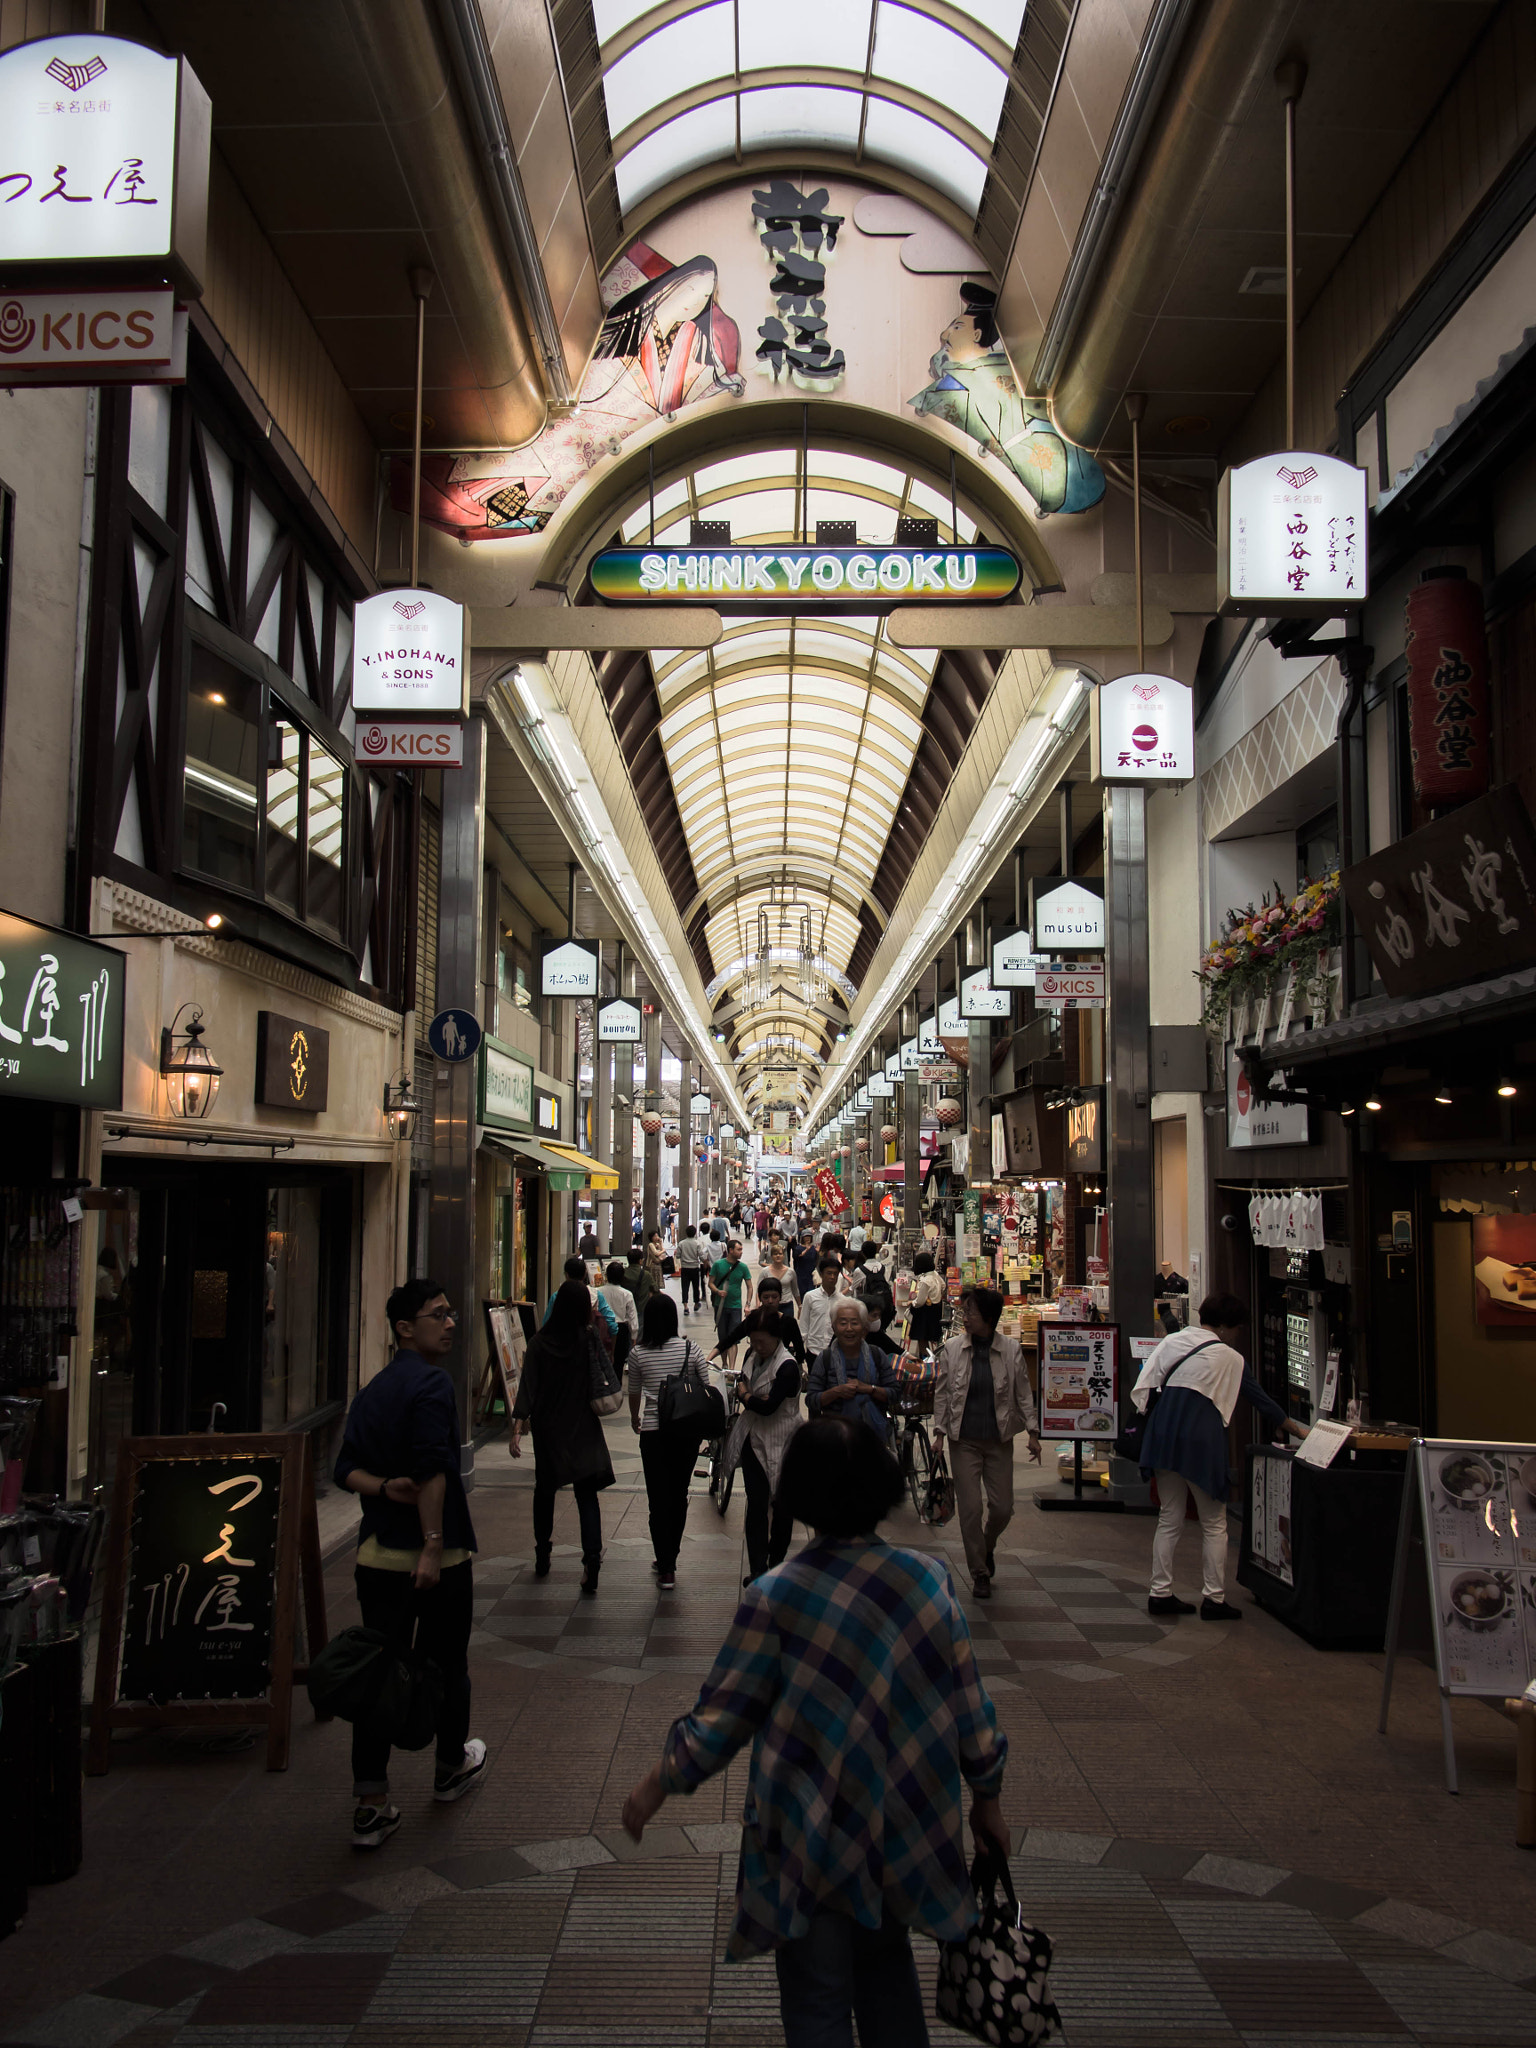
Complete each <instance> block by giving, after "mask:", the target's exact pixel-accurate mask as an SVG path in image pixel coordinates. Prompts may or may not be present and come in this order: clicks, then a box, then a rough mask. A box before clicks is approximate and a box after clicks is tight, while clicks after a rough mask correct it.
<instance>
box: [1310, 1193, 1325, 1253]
mask: <svg viewBox="0 0 1536 2048" xmlns="http://www.w3.org/2000/svg"><path fill="white" fill-rule="evenodd" d="M1306 1244H1307V1250H1308V1251H1309V1252H1320V1251H1321V1250H1322V1248H1323V1198H1322V1196H1321V1195H1308V1197H1307V1238H1306Z"/></svg>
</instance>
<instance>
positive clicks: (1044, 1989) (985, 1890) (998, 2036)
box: [934, 1852, 1061, 2048]
mask: <svg viewBox="0 0 1536 2048" xmlns="http://www.w3.org/2000/svg"><path fill="white" fill-rule="evenodd" d="M999 1883H1001V1884H1002V1887H1003V1890H1004V1891H1005V1892H1006V1894H1007V1899H1008V1903H1007V1905H1006V1906H1005V1905H1003V1904H1002V1903H1001V1902H1000V1901H999V1899H998V1896H997V1887H998V1884H999ZM971 1887H972V1889H973V1890H974V1891H975V1893H976V1901H977V1905H978V1908H979V1910H980V1917H979V1918H978V1920H977V1922H976V1925H975V1926H974V1927H973V1928H972V1929H971V1930H970V1932H969V1933H968V1934H964V1935H962V1936H961V1938H960V1939H959V1940H958V1941H941V1942H940V1943H939V1981H938V1991H937V1994H936V1996H935V1998H934V2009H935V2011H936V2012H937V2013H938V2016H939V2018H940V2019H941V2020H944V2021H946V2022H947V2023H948V2025H950V2026H952V2027H958V2028H959V2029H960V2030H961V2032H962V2033H966V2034H974V2035H975V2036H976V2038H977V2040H979V2041H989V2042H993V2043H995V2044H997V2048H1037V2044H1038V2043H1040V2042H1042V2041H1049V2040H1051V2039H1053V2038H1054V2037H1055V2036H1056V2035H1058V2034H1059V2033H1060V2032H1061V2014H1060V2013H1059V2012H1058V2011H1057V2010H1056V2006H1055V2002H1054V2001H1053V1999H1052V1997H1051V1984H1050V1968H1051V1944H1050V1941H1049V1939H1048V1938H1047V1937H1046V1936H1045V1935H1043V1934H1042V1933H1041V1932H1040V1930H1039V1928H1038V1927H1030V1926H1028V1925H1027V1924H1026V1923H1025V1920H1024V1916H1023V1914H1022V1913H1021V1912H1020V1911H1019V1902H1018V1899H1017V1898H1016V1897H1015V1895H1014V1889H1013V1878H1012V1876H1011V1875H1010V1873H1009V1869H1008V1865H1007V1864H1006V1863H1005V1862H1004V1861H1003V1859H1002V1858H1001V1857H1000V1856H999V1857H983V1856H982V1855H981V1854H980V1852H978V1853H977V1857H976V1861H975V1862H974V1863H973V1864H972V1865H971Z"/></svg>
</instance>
